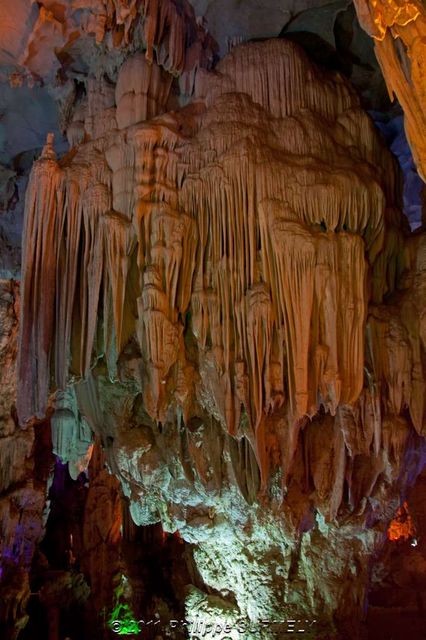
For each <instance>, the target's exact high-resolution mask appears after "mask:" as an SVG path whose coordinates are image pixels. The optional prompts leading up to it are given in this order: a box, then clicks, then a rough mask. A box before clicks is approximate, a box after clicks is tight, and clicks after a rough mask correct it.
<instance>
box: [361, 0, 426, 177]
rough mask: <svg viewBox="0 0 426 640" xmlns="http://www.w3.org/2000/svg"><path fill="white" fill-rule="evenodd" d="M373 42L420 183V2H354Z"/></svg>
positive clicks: (424, 128)
mask: <svg viewBox="0 0 426 640" xmlns="http://www.w3.org/2000/svg"><path fill="white" fill-rule="evenodd" d="M354 3H355V6H356V9H357V12H358V17H359V20H360V22H361V24H362V26H363V27H364V29H365V30H366V31H367V32H368V33H369V34H370V35H371V36H372V37H373V38H374V41H375V51H376V55H377V59H378V61H379V63H380V66H381V68H382V70H383V75H384V77H385V79H386V82H387V86H388V91H389V94H390V96H391V98H393V95H394V94H395V95H396V97H397V98H398V100H399V102H400V104H401V106H402V108H403V109H404V113H405V128H406V132H407V137H408V140H409V142H410V145H411V148H412V150H413V155H414V159H415V162H416V165H417V167H418V171H419V173H420V174H421V175H422V177H423V180H425V179H426V178H425V176H426V109H425V104H426V62H425V60H426V45H425V37H426V9H425V6H424V3H423V2H422V1H421V0H408V1H406V0H378V1H376V2H373V1H372V0H354Z"/></svg>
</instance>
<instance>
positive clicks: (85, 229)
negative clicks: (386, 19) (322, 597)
mask: <svg viewBox="0 0 426 640" xmlns="http://www.w3.org/2000/svg"><path fill="white" fill-rule="evenodd" d="M148 5H149V6H148ZM157 10H158V11H160V8H159V6H157V5H155V3H154V2H153V3H147V5H146V12H147V13H146V21H145V24H146V23H147V22H148V26H146V28H147V29H148V27H149V30H150V31H149V38H151V40H152V43H154V42H155V39H156V38H158V37H161V32H162V29H163V27H164V24H166V23H167V20H168V18H164V16H163V18H164V20H165V21H166V22H164V24H163V23H161V24H160V22H161V21H160V22H158V23H157V22H156V19H157V18H156V17H155V16H158V15H160V14H157V13H156V12H157ZM164 15H165V14H164ZM149 25H151V26H149ZM176 28H177V27H176ZM169 35H170V37H171V36H172V35H173V34H169ZM147 37H148V36H147ZM173 37H174V36H173ZM152 47H154V44H152ZM170 51H171V50H170V49H169V54H170V55H172V54H171V53H170ZM174 51H175V53H174V54H173V56H175V55H176V56H178V57H179V55H180V54H179V51H178V49H176V50H174ZM148 53H149V48H148ZM157 53H158V51H157ZM158 62H159V58H158V55H157V62H154V61H153V62H152V64H151V66H150V65H149V64H148V63H147V62H146V60H145V59H144V58H143V57H141V55H140V54H136V55H134V56H133V57H131V58H129V59H128V60H127V61H126V62H125V63H124V64H123V66H122V68H121V70H120V73H119V75H118V82H117V85H116V87H115V91H114V95H115V100H116V107H114V106H112V105H111V95H112V93H113V91H112V88H111V86H109V85H105V82H104V83H103V84H102V83H101V84H100V85H96V86H98V89H99V94H100V97H99V99H98V98H96V92H95V84H93V86H92V87H91V89H90V91H89V99H88V101H87V104H86V107H85V108H86V114H80V115H79V116H78V117H79V122H85V128H86V137H85V138H84V139H83V140H82V141H81V142H80V143H79V144H77V146H76V147H75V148H74V149H73V151H72V152H71V153H70V154H69V155H68V156H67V157H65V158H64V159H63V160H62V161H61V165H60V166H59V165H58V163H57V162H56V160H55V159H54V158H53V154H52V150H51V146H49V145H48V147H46V150H45V152H44V155H43V157H42V158H41V159H40V160H39V161H38V162H37V163H36V164H35V167H34V170H33V177H32V182H31V186H30V190H29V193H28V202H27V214H26V215H27V233H26V256H27V258H26V260H27V262H26V265H28V266H26V269H25V271H24V273H25V274H26V275H25V283H24V305H25V309H26V312H25V316H24V322H23V327H22V334H21V352H22V369H21V385H22V386H21V389H23V390H28V389H29V388H30V387H31V385H32V384H33V380H34V379H33V378H32V377H31V375H32V372H31V370H30V369H28V363H29V362H31V358H33V360H34V357H35V356H36V355H37V357H38V361H37V362H38V367H41V366H42V370H41V374H42V375H41V376H39V379H38V380H37V384H40V383H42V388H40V390H39V392H38V394H39V399H38V401H37V402H38V405H36V404H34V400H31V394H27V396H26V397H25V398H24V397H23V396H22V395H21V408H20V416H21V418H22V417H29V416H30V415H32V414H33V413H34V412H35V411H38V412H41V410H42V409H41V407H43V406H44V405H43V403H45V402H46V397H47V391H48V386H49V385H48V380H49V375H50V374H49V364H50V359H51V356H52V362H54V373H55V377H56V384H57V385H58V386H59V387H61V388H65V386H66V384H67V382H69V381H70V380H71V376H73V377H74V381H79V384H77V387H76V389H77V396H78V400H79V405H80V406H81V408H82V414H83V415H84V416H85V417H86V419H87V421H88V423H89V424H90V425H91V428H92V429H93V430H94V431H95V432H96V433H98V434H99V435H100V434H101V433H102V431H103V429H104V427H103V426H102V415H104V412H105V407H103V406H102V404H101V403H99V402H98V401H97V400H95V398H96V396H97V394H101V395H102V394H103V393H104V388H109V387H108V385H113V386H112V388H114V389H115V388H117V387H116V386H114V385H118V386H120V385H124V386H125V387H126V389H128V390H130V389H131V392H130V391H129V393H130V395H131V397H132V400H129V402H128V403H127V404H126V407H123V408H121V409H120V416H122V418H123V420H124V416H126V419H127V417H128V416H130V415H131V413H132V412H131V410H130V409H129V407H130V406H131V405H132V402H135V405H136V400H135V398H136V397H137V396H140V400H138V402H140V403H141V406H142V407H143V411H142V410H140V411H141V413H140V415H139V418H138V420H139V422H141V424H138V426H137V430H138V429H140V428H142V426H143V428H144V429H145V427H146V429H152V430H153V432H154V431H155V429H159V430H160V432H161V429H163V427H164V425H166V426H165V427H164V428H165V429H166V432H168V430H170V429H172V431H173V429H175V428H176V429H178V431H177V432H176V433H178V435H176V438H178V440H179V444H178V449H179V451H181V454H182V456H181V457H182V464H181V465H180V466H179V465H178V468H179V472H176V473H178V475H179V477H181V478H184V479H185V480H182V481H184V482H196V483H201V485H202V486H203V491H207V493H209V492H211V493H212V494H214V493H215V492H217V491H219V490H220V487H221V486H223V475H222V474H224V473H226V474H231V475H232V476H233V477H234V478H235V481H236V482H237V484H238V486H239V487H240V490H241V492H242V494H243V495H244V497H245V499H246V500H247V501H248V502H251V501H253V500H254V496H255V493H256V492H257V491H258V490H260V491H261V492H262V495H266V494H267V491H268V482H269V480H270V477H271V474H272V473H278V472H279V473H280V474H281V491H282V493H283V495H284V494H286V492H287V491H288V490H289V487H291V486H294V483H295V482H296V479H297V482H301V483H302V484H303V482H307V483H308V484H309V483H311V484H312V485H313V487H314V489H315V492H314V493H315V495H314V498H313V500H314V502H315V504H316V505H317V506H318V508H320V509H322V510H323V512H324V514H325V516H326V518H327V519H328V520H333V518H335V517H337V514H338V513H339V509H340V506H341V503H342V501H344V499H345V498H344V493H345V492H344V483H345V482H346V483H347V485H348V491H349V494H350V498H349V502H350V506H351V508H352V509H361V510H362V509H363V508H364V506H365V500H366V499H367V498H368V497H369V496H370V495H371V494H372V492H373V493H374V491H375V490H376V488H375V487H376V483H377V482H379V481H378V478H379V475H380V473H381V472H382V471H381V470H383V469H387V467H388V465H389V460H390V459H391V458H392V457H396V458H397V459H398V461H400V460H401V456H402V451H403V449H404V446H405V444H404V443H405V440H404V438H403V437H402V436H401V438H400V437H399V435H400V432H401V433H402V429H399V427H395V429H394V428H393V427H392V426H388V425H392V424H393V421H394V422H395V424H396V423H398V424H399V422H398V421H399V420H400V416H401V414H403V413H404V411H405V408H406V407H408V409H409V412H410V416H411V420H412V422H413V424H414V425H415V427H416V429H417V430H418V431H419V432H421V429H422V416H423V412H424V405H423V402H424V401H423V396H422V392H421V390H422V389H423V385H424V381H423V374H422V369H421V343H420V338H419V335H420V330H419V326H420V325H419V322H420V321H419V314H420V313H421V309H422V308H423V307H422V303H421V302H419V301H416V302H414V303H413V301H412V298H411V297H407V296H405V294H404V292H403V291H402V289H401V291H398V287H399V286H400V279H401V274H402V273H403V270H404V268H405V267H406V265H407V259H408V260H410V259H411V260H412V259H413V258H410V256H408V258H407V256H405V255H404V254H403V252H402V239H401V238H402V233H401V229H400V226H401V224H400V221H399V218H398V211H397V206H398V201H397V195H395V189H396V185H397V175H396V169H395V162H394V160H393V159H392V158H391V156H390V154H388V153H387V152H386V150H385V149H384V147H383V145H382V143H381V142H380V140H379V138H378V136H377V135H376V133H375V131H374V128H373V126H372V124H371V121H370V120H369V118H368V116H366V115H365V114H364V113H363V112H362V111H361V109H360V107H359V104H358V99H357V97H356V95H355V94H354V93H353V91H352V90H351V89H350V88H349V87H348V86H347V84H346V83H345V82H344V81H343V80H342V78H341V77H340V76H332V75H326V74H325V73H323V72H322V71H320V70H318V69H316V68H314V67H313V66H312V65H311V63H309V62H308V60H307V59H306V58H305V56H304V54H303V53H302V52H300V51H299V50H298V49H297V47H295V46H294V45H292V44H290V43H289V42H286V41H274V42H269V43H252V44H249V45H243V46H242V47H239V48H235V49H233V50H232V52H231V53H230V55H229V56H228V57H227V58H225V59H224V60H223V61H222V62H221V63H220V65H219V66H218V69H217V71H216V72H215V73H210V74H207V72H203V71H200V72H199V73H198V74H197V78H196V96H197V97H196V100H195V101H194V102H193V103H192V104H190V105H188V106H186V107H185V108H183V109H181V110H179V111H176V112H168V113H163V111H164V110H165V109H166V103H167V99H168V93H169V90H170V82H171V76H170V75H169V74H168V72H166V71H165V70H164V69H160V67H158V66H156V64H157V63H158ZM166 66H167V65H166ZM97 114H98V115H99V123H98V122H97V118H96V115H97ZM108 122H109V123H110V124H109V125H107V123H108ZM117 125H118V126H117ZM104 126H105V127H106V129H104ZM53 193H55V194H56V193H57V194H58V195H57V196H55V197H56V199H55V198H54V196H53ZM41 207H43V211H47V212H50V213H49V215H48V216H46V214H45V213H44V216H43V217H42V216H41ZM49 220H50V223H49ZM49 224H50V225H54V227H53V228H51V227H50V226H49ZM49 233H50V234H51V235H50V237H51V239H52V242H51V246H52V251H53V253H52V252H44V253H43V254H42V252H41V248H42V246H43V243H44V242H45V237H48V234H49ZM414 253H415V252H414ZM414 253H413V255H414ZM42 255H43V258H42ZM34 265H39V266H37V269H38V270H37V269H34ZM410 268H411V269H412V270H413V269H414V266H413V265H411V267H410ZM416 268H417V267H416ZM41 273H42V274H43V278H44V277H45V274H47V273H48V274H49V275H50V274H51V273H52V274H53V276H52V277H53V280H52V282H53V283H54V287H53V291H52V292H51V293H50V294H49V295H48V296H47V298H46V300H47V302H48V304H45V302H44V299H43V305H41V299H42V297H41V294H42V293H43V295H44V288H43V287H44V282H41V280H40V277H41V276H40V274H41ZM77 273H80V277H77ZM410 295H411V294H410ZM49 296H50V297H49ZM389 296H395V297H396V298H395V299H398V296H399V297H400V298H401V300H402V303H401V310H400V312H398V310H397V309H396V307H395V305H393V306H392V305H390V304H389V303H388V302H386V303H385V300H386V299H388V298H389ZM401 296H402V297H401ZM404 296H405V297H404ZM370 298H371V299H372V300H373V302H374V304H371V303H370ZM49 309H50V311H49ZM48 312H49V314H50V315H48ZM52 314H53V315H52ZM55 314H56V325H57V328H56V333H55V343H54V345H53V347H52V349H53V352H52V353H50V350H49V348H48V347H49V345H50V344H51V340H52V333H53V324H52V323H53V318H54V317H55ZM36 317H41V318H42V320H41V322H36V321H35V318H36ZM40 332H41V333H40ZM40 335H42V336H44V338H43V339H44V342H43V343H42V344H44V345H45V347H44V351H41V352H40V353H41V356H39V355H38V354H39V349H41V346H40ZM383 345H385V347H383ZM24 365H25V366H24ZM92 369H93V373H92ZM92 376H93V377H92ZM95 380H98V382H99V385H100V386H98V387H97V386H96V384H97V383H95ZM88 381H91V382H88ZM100 381H101V382H100ZM34 386H35V387H36V385H34ZM111 398H112V399H111V400H108V401H107V403H106V406H109V402H111V403H114V402H115V400H113V398H114V393H112V394H111ZM22 407H23V409H22ZM37 407H38V408H37ZM35 408H36V409H35ZM173 416H174V418H173ZM176 416H179V419H177V418H176ZM104 419H106V421H107V423H108V425H109V426H108V430H109V431H108V434H110V433H114V427H113V425H112V422H111V421H113V417H111V416H108V417H107V418H104ZM135 420H136V418H135ZM194 420H200V421H201V423H200V424H202V425H204V427H205V424H207V423H208V424H210V423H209V422H208V421H209V420H210V421H213V422H212V424H214V426H209V427H208V428H207V427H205V429H204V430H203V429H201V427H200V429H199V428H198V426H197V425H198V422H197V423H196V422H194ZM173 421H175V422H176V425H177V423H179V424H178V426H176V425H174V426H173V428H172V427H171V426H170V425H171V423H173ZM206 421H207V422H206ZM147 424H149V425H150V427H147V426H146V425H147ZM154 425H157V426H154ZM383 425H385V426H383ZM220 429H222V430H224V431H226V432H227V436H226V437H227V438H228V440H226V442H225V445H224V446H223V447H222V445H220V446H219V444H217V443H216V444H217V447H216V448H215V447H214V440H215V437H214V433H217V432H218V430H220ZM392 429H394V430H392ZM173 433H174V431H173ZM398 434H399V435H398ZM160 435H161V434H160ZM108 437H112V436H110V435H108ZM126 437H127V436H126V435H125V429H124V430H123V433H122V434H121V435H120V438H121V440H120V442H122V446H123V447H124V448H126V447H127V446H128V444H126V442H127V440H126ZM129 437H130V436H129ZM152 437H154V436H152ZM161 437H163V436H161ZM173 437H174V436H173ZM135 438H136V436H135ZM154 439H155V440H156V447H158V449H159V450H162V449H163V445H164V441H163V440H161V438H160V439H159V440H158V441H157V435H156V436H155V438H154ZM302 441H303V442H304V443H305V445H304V446H305V449H304V450H305V454H304V457H303V456H302V455H301V452H300V446H301V442H302ZM325 442H329V443H330V447H331V449H332V451H333V456H332V457H333V459H332V460H331V459H330V460H329V459H328V458H327V457H326V456H325V454H324V456H325V457H324V458H323V459H321V461H320V462H318V464H317V462H315V452H317V451H318V450H319V449H321V448H322V447H323V446H325V445H324V443H325ZM226 443H227V444H226ZM120 446H121V445H116V444H114V446H113V447H112V448H111V451H116V450H117V451H119V450H120ZM129 446H130V445H129ZM116 447H117V449H116ZM213 449H214V451H213ZM222 451H223V455H224V457H225V458H226V465H225V466H222V465H221V463H220V458H221V455H222V454H221V452H222ZM327 455H328V454H327ZM114 456H116V457H118V458H119V460H118V462H117V460H116V459H115V458H114ZM120 456H122V454H121V453H116V454H113V453H111V458H110V460H111V465H113V466H114V465H115V466H116V467H117V469H120V468H121V466H122V465H124V458H123V457H120ZM370 457H372V458H373V459H374V464H373V470H371V469H367V467H368V464H367V461H368V459H369V458H370ZM155 459H156V460H157V458H155ZM158 459H159V458H158ZM398 463H399V462H398ZM150 464H151V463H150ZM152 464H154V463H152ZM158 464H160V463H158ZM167 464H170V465H172V466H173V465H174V464H175V462H173V463H172V461H171V459H168V462H167ZM120 465H121V466H120ZM327 465H329V467H330V469H329V471H327V474H325V472H324V469H325V467H326V466H327ZM114 468H115V467H114ZM225 468H226V469H227V471H224V469H225ZM149 469H151V467H149ZM243 469H245V470H243ZM277 469H278V470H279V471H277ZM117 472H119V471H117ZM120 473H121V472H120ZM134 473H136V471H135V469H134V468H133V466H130V467H129V468H127V467H126V471H125V474H124V475H123V478H124V480H123V481H125V482H130V479H131V477H132V474H134ZM138 473H139V472H138ZM149 473H151V471H150V470H149ZM170 473H171V472H170ZM302 476H304V477H305V479H307V480H306V481H303V482H302V480H301V477H302ZM138 478H139V476H138ZM357 478H358V479H357ZM144 482H145V480H144V479H142V478H139V479H138V480H137V483H138V487H139V488H138V491H140V495H141V496H142V495H143V496H144V500H145V501H146V500H148V498H147V497H146V494H145V489H144V490H143V491H142V488H141V487H143V486H144ZM357 483H358V484H359V486H357ZM139 485H140V486H139ZM167 486H169V485H167ZM156 496H157V497H155V500H154V498H152V502H149V500H151V498H150V499H149V500H148V502H149V504H148V502H146V505H145V507H144V509H145V511H146V513H145V511H144V515H143V514H142V515H141V514H140V513H139V512H138V507H137V506H133V507H132V509H134V512H135V514H136V516H135V517H138V518H139V519H142V520H144V521H145V520H146V519H148V520H150V519H152V518H153V519H154V520H155V518H158V517H159V515H158V513H159V512H158V509H159V508H160V507H159V506H158V505H159V504H160V502H161V501H160V498H159V497H158V495H157V494H156ZM176 508H177V507H176ZM138 513H139V515H137V514H138ZM203 518H204V515H203ZM209 526H210V524H209Z"/></svg>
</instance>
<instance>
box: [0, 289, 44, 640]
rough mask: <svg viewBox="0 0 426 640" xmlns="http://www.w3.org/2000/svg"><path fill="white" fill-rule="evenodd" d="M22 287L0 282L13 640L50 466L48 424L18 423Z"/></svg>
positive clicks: (6, 594)
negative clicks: (19, 326)
mask: <svg viewBox="0 0 426 640" xmlns="http://www.w3.org/2000/svg"><path fill="white" fill-rule="evenodd" d="M18 313H19V286H18V284H17V283H15V282H14V281H12V280H9V281H5V280H2V281H0V362H1V368H0V388H1V397H0V461H1V466H0V602H1V605H0V634H1V636H2V637H4V638H11V639H14V638H16V637H17V633H18V632H19V629H21V628H22V627H23V626H24V625H25V624H26V622H27V620H28V617H27V615H26V606H27V603H28V599H29V596H30V588H29V580H28V573H29V570H30V566H31V562H32V559H33V555H34V551H35V549H36V546H37V544H38V543H39V542H40V540H41V538H42V536H43V532H44V511H45V500H46V481H47V479H48V475H49V470H50V469H49V467H50V446H51V444H50V434H49V429H48V425H46V424H45V425H43V424H40V425H37V427H36V428H34V427H33V426H28V427H27V428H26V429H22V428H20V427H19V426H18V423H17V419H16V407H15V402H16V351H17V338H18Z"/></svg>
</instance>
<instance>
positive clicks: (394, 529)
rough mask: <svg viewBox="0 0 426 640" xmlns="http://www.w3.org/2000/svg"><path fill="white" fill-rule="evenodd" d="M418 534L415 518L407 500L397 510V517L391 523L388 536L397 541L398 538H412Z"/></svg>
mask: <svg viewBox="0 0 426 640" xmlns="http://www.w3.org/2000/svg"><path fill="white" fill-rule="evenodd" d="M415 535H416V528H415V526H414V522H413V519H412V517H411V514H410V512H409V510H408V504H407V502H404V503H403V504H402V505H401V506H400V507H399V509H398V511H397V512H396V515H395V518H394V519H393V520H392V522H391V523H390V524H389V528H388V538H389V540H391V541H393V542H395V541H396V540H405V541H406V540H410V539H411V538H414V537H415Z"/></svg>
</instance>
